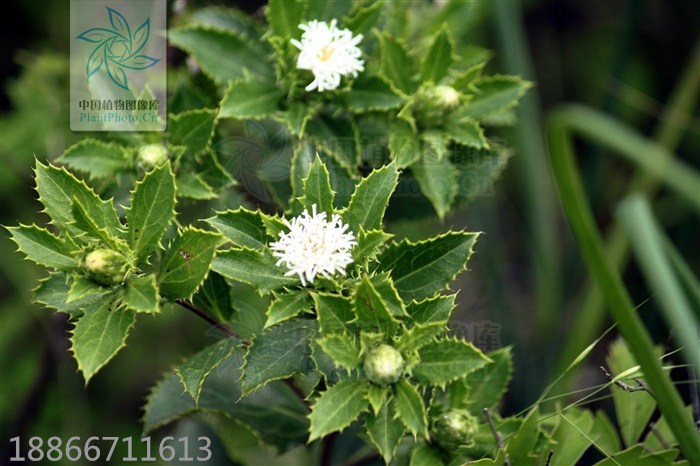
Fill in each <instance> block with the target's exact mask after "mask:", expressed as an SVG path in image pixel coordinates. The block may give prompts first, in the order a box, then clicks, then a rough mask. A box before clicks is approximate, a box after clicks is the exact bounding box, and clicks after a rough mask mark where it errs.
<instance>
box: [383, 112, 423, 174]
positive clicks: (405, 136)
mask: <svg viewBox="0 0 700 466" xmlns="http://www.w3.org/2000/svg"><path fill="white" fill-rule="evenodd" d="M422 152H423V149H422V145H421V141H420V139H419V138H418V135H417V134H416V133H414V132H413V129H411V127H410V126H409V125H408V124H407V123H406V122H404V121H401V120H397V121H396V122H395V123H394V124H393V125H392V127H391V132H390V133H389V155H390V156H391V159H392V160H394V161H396V166H397V168H399V169H400V168H406V167H408V166H411V165H413V163H414V162H415V161H416V160H418V159H419V158H420V156H421V154H422Z"/></svg>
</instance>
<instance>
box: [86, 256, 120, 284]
mask: <svg viewBox="0 0 700 466" xmlns="http://www.w3.org/2000/svg"><path fill="white" fill-rule="evenodd" d="M83 265H84V268H85V273H86V274H87V275H88V277H90V278H91V279H92V280H94V281H95V282H97V283H99V284H100V285H105V286H112V285H117V284H119V283H122V282H123V281H124V277H125V275H126V270H127V263H126V260H125V259H124V256H122V255H121V254H119V253H118V252H115V251H112V250H110V249H95V250H94V251H91V252H90V253H88V255H87V256H85V262H84V264H83Z"/></svg>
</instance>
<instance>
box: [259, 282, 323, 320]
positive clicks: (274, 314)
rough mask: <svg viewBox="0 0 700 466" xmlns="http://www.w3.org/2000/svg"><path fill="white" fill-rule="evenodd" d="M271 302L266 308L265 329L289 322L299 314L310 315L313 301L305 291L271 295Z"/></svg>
mask: <svg viewBox="0 0 700 466" xmlns="http://www.w3.org/2000/svg"><path fill="white" fill-rule="evenodd" d="M273 297H274V298H273V301H272V304H270V307H268V308H267V321H265V328H268V327H272V326H273V325H275V324H279V323H280V322H284V321H285V320H289V319H291V318H292V317H296V316H298V315H299V314H301V313H310V312H312V311H311V308H312V305H313V301H312V300H311V296H309V293H307V292H306V290H300V291H291V292H289V293H280V294H277V293H273Z"/></svg>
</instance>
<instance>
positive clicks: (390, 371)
mask: <svg viewBox="0 0 700 466" xmlns="http://www.w3.org/2000/svg"><path fill="white" fill-rule="evenodd" d="M405 365H406V364H405V361H404V359H403V357H402V356H401V353H399V352H398V351H396V350H395V349H394V348H392V347H391V346H389V345H380V346H378V347H376V348H374V349H373V350H371V351H370V352H369V353H368V354H367V356H365V362H364V365H363V366H362V367H363V369H364V370H365V375H366V376H367V378H368V379H369V381H370V382H373V383H376V384H377V385H382V386H385V385H389V384H392V383H396V382H397V381H398V380H399V379H400V378H401V376H402V375H403V373H404V369H405Z"/></svg>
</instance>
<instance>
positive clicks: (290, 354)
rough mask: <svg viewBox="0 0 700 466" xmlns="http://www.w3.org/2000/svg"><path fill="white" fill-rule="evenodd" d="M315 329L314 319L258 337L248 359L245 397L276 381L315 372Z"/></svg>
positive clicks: (287, 324)
mask: <svg viewBox="0 0 700 466" xmlns="http://www.w3.org/2000/svg"><path fill="white" fill-rule="evenodd" d="M316 327H317V325H316V322H315V321H313V320H306V319H297V320H289V321H286V322H283V323H281V324H279V325H276V326H274V327H272V328H269V329H267V330H265V331H264V332H263V333H262V334H261V335H258V336H256V337H255V339H254V340H253V341H252V342H251V345H250V346H249V347H248V352H247V353H246V356H245V365H244V366H243V383H242V387H241V388H242V390H243V395H247V394H248V393H251V392H253V391H255V390H257V389H258V388H260V387H262V386H264V385H266V384H268V383H270V382H272V381H273V380H278V379H284V378H287V377H291V376H292V375H294V374H296V373H301V374H305V373H307V372H309V371H310V370H312V369H313V363H312V361H311V348H310V347H309V344H310V343H309V341H310V339H311V337H312V336H313V335H314V333H315V332H316Z"/></svg>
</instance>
